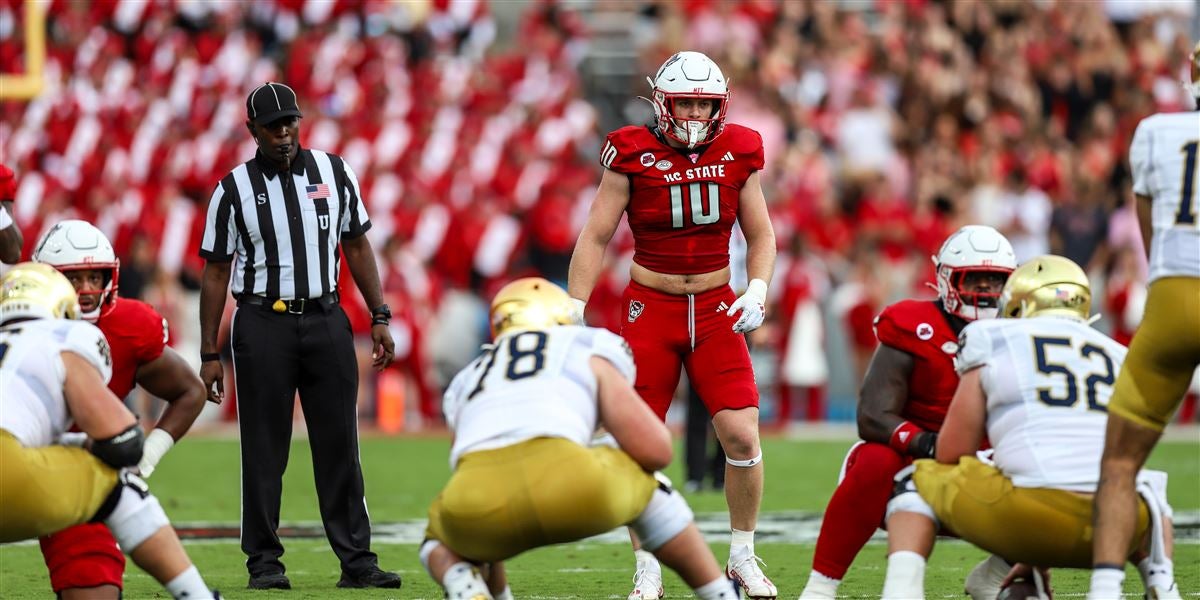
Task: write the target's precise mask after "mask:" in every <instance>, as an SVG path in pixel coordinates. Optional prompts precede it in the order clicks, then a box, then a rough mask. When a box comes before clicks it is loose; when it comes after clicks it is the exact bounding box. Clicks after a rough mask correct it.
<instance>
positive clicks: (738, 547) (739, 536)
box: [729, 529, 754, 562]
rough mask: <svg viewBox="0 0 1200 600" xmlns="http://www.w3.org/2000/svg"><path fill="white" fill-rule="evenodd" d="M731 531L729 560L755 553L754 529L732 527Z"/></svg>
mask: <svg viewBox="0 0 1200 600" xmlns="http://www.w3.org/2000/svg"><path fill="white" fill-rule="evenodd" d="M729 531H730V534H729V559H730V561H729V562H733V561H734V559H742V558H746V557H747V556H750V555H752V554H754V530H750V531H742V530H740V529H730V530H729Z"/></svg>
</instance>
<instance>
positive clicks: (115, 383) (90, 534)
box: [33, 220, 206, 600]
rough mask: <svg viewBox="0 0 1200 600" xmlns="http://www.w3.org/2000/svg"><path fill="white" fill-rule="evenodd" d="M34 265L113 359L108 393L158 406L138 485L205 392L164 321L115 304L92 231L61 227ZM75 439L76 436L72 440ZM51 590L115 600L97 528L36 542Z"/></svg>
mask: <svg viewBox="0 0 1200 600" xmlns="http://www.w3.org/2000/svg"><path fill="white" fill-rule="evenodd" d="M33 259H34V260H35V261H37V262H42V263H47V264H49V265H51V266H53V267H54V268H56V269H58V270H59V271H61V272H62V273H63V274H64V275H66V277H67V280H68V281H70V282H71V285H73V286H74V287H75V292H76V293H77V294H78V295H79V308H80V311H81V315H82V316H83V318H84V319H86V320H88V321H90V322H92V323H93V324H95V325H96V327H98V328H100V331H101V332H103V333H104V337H105V338H107V339H108V344H109V347H110V349H111V352H112V378H111V379H110V380H109V382H108V389H110V390H112V392H113V394H114V395H116V396H117V397H118V398H124V397H125V396H127V395H129V392H131V391H132V390H133V388H134V387H135V386H137V385H140V386H142V388H144V389H145V390H146V391H148V392H150V393H151V394H153V395H154V396H156V397H158V398H162V399H163V400H165V401H166V402H167V403H168V404H167V408H166V410H164V411H163V414H162V418H160V419H159V421H158V424H157V425H156V426H155V428H154V430H153V431H151V432H150V433H149V435H147V436H146V441H145V444H144V446H143V448H142V459H141V462H139V463H138V470H139V472H140V474H141V476H142V477H143V478H148V477H149V476H150V474H151V473H153V472H154V469H155V467H156V466H157V465H158V461H159V460H161V459H162V457H163V456H164V455H165V454H166V453H167V451H168V450H170V449H171V447H172V446H174V445H175V442H176V441H178V440H179V438H181V437H183V435H184V434H186V433H187V431H188V429H190V428H191V426H192V423H193V422H194V421H195V420H196V417H197V416H199V415H200V411H201V410H203V408H204V399H205V395H206V394H205V392H204V385H203V384H201V383H200V377H199V376H197V375H196V372H195V370H193V369H192V367H191V366H190V365H188V363H187V361H185V360H183V357H181V356H179V355H178V354H176V353H175V351H174V350H172V349H171V348H170V347H169V346H167V338H168V335H169V333H168V329H167V320H166V319H164V318H163V317H162V315H160V314H158V312H157V311H155V310H154V308H153V307H151V306H150V305H149V304H146V303H144V302H141V301H138V300H132V299H129V298H120V297H118V296H117V281H118V271H119V269H120V261H118V260H117V258H116V255H115V254H114V253H113V249H112V244H110V243H109V242H108V238H106V237H105V236H104V234H103V233H102V232H101V231H100V230H99V229H96V227H94V226H93V225H92V224H91V223H87V222H85V221H79V220H67V221H62V222H60V223H58V224H56V225H55V226H54V227H52V228H51V229H50V231H48V232H46V235H45V236H43V237H42V239H41V240H40V241H39V242H38V244H37V246H36V248H35V250H34V252H33ZM78 435H82V434H78ZM40 542H41V547H42V555H43V557H45V559H46V567H47V568H48V569H49V571H50V585H51V587H52V588H53V589H54V592H55V594H58V597H59V598H62V599H63V600H73V599H77V598H78V599H82V598H88V599H107V598H119V597H120V596H121V589H122V579H123V576H124V573H125V555H124V554H123V553H122V552H121V550H120V548H118V547H117V542H116V540H115V539H114V538H113V535H112V533H111V532H110V531H109V530H108V527H107V526H105V525H104V524H103V523H85V524H82V525H75V526H73V527H70V528H67V529H64V530H63V531H60V532H58V533H55V534H52V535H49V536H46V537H43V538H41V540H40Z"/></svg>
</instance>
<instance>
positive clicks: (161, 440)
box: [138, 428, 175, 479]
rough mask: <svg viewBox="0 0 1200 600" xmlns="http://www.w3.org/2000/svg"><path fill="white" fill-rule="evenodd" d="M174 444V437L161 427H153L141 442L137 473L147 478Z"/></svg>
mask: <svg viewBox="0 0 1200 600" xmlns="http://www.w3.org/2000/svg"><path fill="white" fill-rule="evenodd" d="M174 445H175V438H173V437H171V434H169V433H167V432H166V431H163V430H162V429H157V428H155V430H154V431H151V432H150V434H149V435H147V436H146V441H145V442H144V443H143V444H142V460H140V461H138V473H139V474H140V475H141V476H142V479H147V478H149V477H150V474H151V473H153V472H154V469H155V468H156V467H157V466H158V461H160V460H162V457H163V456H165V455H166V454H167V451H168V450H170V449H171V447H172V446H174Z"/></svg>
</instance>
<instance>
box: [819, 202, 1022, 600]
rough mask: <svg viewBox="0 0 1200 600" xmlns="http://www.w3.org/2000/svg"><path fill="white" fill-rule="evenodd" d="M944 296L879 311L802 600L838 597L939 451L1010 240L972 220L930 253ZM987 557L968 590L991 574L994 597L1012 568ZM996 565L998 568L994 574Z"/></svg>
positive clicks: (1005, 270) (1006, 267) (992, 311)
mask: <svg viewBox="0 0 1200 600" xmlns="http://www.w3.org/2000/svg"><path fill="white" fill-rule="evenodd" d="M933 261H934V264H935V266H936V267H937V290H938V298H937V300H934V301H926V300H902V301H900V302H897V303H896V304H893V305H891V306H889V307H887V308H885V309H884V310H883V312H882V313H880V314H879V316H878V317H876V318H875V336H876V337H877V338H879V342H880V345H879V348H878V349H877V350H876V351H875V355H874V356H873V357H871V365H870V367H869V368H868V370H867V375H866V377H865V378H864V379H863V383H862V389H861V391H860V392H859V405H858V435H859V437H861V438H862V441H860V442H858V443H856V444H855V445H854V446H853V447H851V448H850V451H849V452H848V453H847V454H846V459H845V462H844V463H843V466H842V475H841V479H840V481H839V482H838V487H837V489H836V490H834V492H833V497H831V498H830V499H829V505H828V507H827V508H826V509H825V517H824V519H823V520H822V522H821V533H820V535H819V536H818V537H817V548H816V551H815V552H814V554H813V566H812V573H811V574H810V575H809V578H808V583H807V585H805V587H804V591H803V593H802V594H801V596H800V597H801V598H802V599H810V598H834V597H835V596H836V594H837V588H838V586H839V585H840V584H841V582H842V578H843V577H845V575H846V571H847V570H848V569H849V568H850V564H851V563H852V562H854V558H855V557H856V556H857V555H858V553H859V551H860V550H862V548H863V546H864V545H865V544H866V543H867V540H869V539H871V535H872V534H874V533H875V530H876V529H877V528H878V527H879V526H881V525H882V524H883V517H884V512H885V510H886V509H887V502H888V497H889V496H890V495H891V492H892V479H893V477H894V476H895V474H896V472H897V471H899V470H900V469H901V468H903V467H904V466H905V465H907V464H909V463H911V462H912V460H913V459H915V458H929V457H931V456H933V449H934V446H935V445H936V442H937V435H938V431H939V430H940V429H941V428H942V419H943V418H945V416H946V408H947V407H948V406H949V405H950V400H951V399H952V398H953V397H954V389H955V387H956V386H957V385H958V376H957V375H956V374H955V372H954V353H955V352H956V351H957V350H958V344H957V342H958V332H959V331H961V330H962V328H963V327H965V326H966V324H967V323H969V322H972V321H975V320H979V319H990V318H993V317H995V316H996V313H997V306H998V300H999V297H1000V289H1001V288H1002V287H1003V286H1004V282H1005V280H1006V279H1007V278H1008V275H1009V273H1011V272H1012V270H1013V269H1014V268H1015V267H1016V266H1017V262H1016V256H1015V255H1014V254H1013V249H1012V245H1010V244H1009V243H1008V240H1007V239H1005V238H1004V236H1003V235H1000V232H998V231H996V230H995V229H992V228H991V227H984V226H981V225H968V226H966V227H963V228H962V229H960V230H958V231H956V232H955V233H954V234H952V235H951V236H950V237H948V238H946V241H945V242H943V243H942V248H941V250H940V251H939V252H938V255H937V256H935V257H933ZM997 563H998V561H997V560H996V559H989V560H987V561H984V563H981V564H980V565H979V566H978V567H976V569H975V571H972V576H971V577H969V578H968V585H967V588H968V591H969V592H971V593H973V594H974V593H977V592H976V590H977V588H981V587H985V586H983V585H982V583H983V582H982V580H984V579H987V577H984V575H987V574H989V573H991V574H992V576H991V579H992V580H994V582H993V584H992V585H991V586H990V587H991V591H990V593H989V592H987V591H983V592H982V593H981V595H985V596H988V597H989V600H991V599H993V598H995V597H996V593H997V592H998V591H999V583H1000V581H1001V579H1002V578H1003V576H1004V575H1005V574H1006V573H1007V572H1008V567H1007V566H1006V565H1002V564H997ZM997 572H998V573H997Z"/></svg>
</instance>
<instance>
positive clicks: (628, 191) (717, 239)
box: [568, 52, 778, 599]
mask: <svg viewBox="0 0 1200 600" xmlns="http://www.w3.org/2000/svg"><path fill="white" fill-rule="evenodd" d="M650 83H651V86H652V87H653V94H652V100H651V103H652V104H653V106H654V111H655V114H656V116H657V122H656V124H655V126H652V127H644V126H630V127H623V128H621V129H618V130H616V131H614V132H612V133H610V134H609V135H608V139H607V141H606V143H605V144H604V148H603V150H602V152H601V156H600V162H601V164H603V165H604V167H605V170H604V175H603V177H602V179H601V181H600V187H599V189H598V190H597V192H596V197H595V200H593V202H592V206H591V211H590V213H589V215H588V220H587V223H586V224H585V225H584V228H583V232H582V234H581V235H580V236H579V240H578V242H577V243H576V245H575V251H574V253H573V255H572V257H571V264H570V269H569V274H568V292H569V293H570V295H571V297H572V298H573V299H574V300H575V303H576V309H577V310H578V312H579V316H580V317H582V315H583V309H584V306H585V302H586V299H587V298H589V297H590V296H591V294H592V290H593V288H595V286H596V282H597V280H598V279H599V277H600V273H601V270H602V263H603V259H604V251H605V248H606V247H607V245H608V242H609V240H610V239H611V238H612V236H613V233H614V231H616V228H617V225H618V224H619V223H620V221H621V216H622V214H623V213H627V214H628V216H629V227H630V229H631V230H632V232H633V237H634V256H633V264H632V266H631V267H630V276H631V279H632V281H630V283H629V286H628V287H627V288H626V289H625V294H624V298H623V300H622V304H623V306H624V308H625V310H626V314H625V316H624V318H623V319H622V322H621V335H623V336H624V337H625V339H626V340H627V341H628V342H629V345H630V347H631V348H632V349H633V354H634V358H635V360H636V362H637V365H638V375H637V382H636V384H635V387H636V389H637V391H638V393H639V394H640V395H641V396H642V398H644V399H645V400H646V402H647V403H648V404H649V405H650V407H651V408H652V409H654V412H655V413H656V414H657V415H658V417H659V418H660V419H663V418H665V417H666V414H667V409H668V408H669V407H670V404H671V400H672V398H673V396H674V393H675V387H676V385H677V384H678V382H679V374H680V368H681V367H682V368H684V369H686V370H687V373H688V379H689V381H690V382H691V384H692V385H693V386H695V388H696V390H697V391H698V392H699V394H700V397H701V399H702V400H703V401H704V404H705V406H706V407H707V408H708V411H709V414H710V415H712V420H713V426H714V427H715V428H716V431H717V436H718V437H719V438H720V440H721V444H722V446H724V448H725V452H726V454H727V458H726V462H727V463H728V464H727V465H726V476H725V498H726V500H727V502H728V503H729V512H730V525H731V527H732V544H731V547H730V557H729V562H728V565H727V572H728V574H729V575H730V577H731V578H732V579H734V580H735V581H737V582H738V583H739V585H740V586H741V588H742V590H743V592H744V593H745V595H746V596H749V597H751V598H775V597H776V595H777V594H778V592H777V591H776V589H775V585H774V584H772V583H771V581H770V580H769V579H767V577H766V576H765V575H764V574H763V572H762V570H761V569H760V568H759V566H758V559H757V557H756V556H755V555H754V528H755V525H756V522H757V520H758V509H759V503H760V501H761V498H762V485H763V484H762V481H763V467H762V450H761V447H760V445H759V436H758V389H757V388H756V387H755V383H754V371H753V368H752V367H751V364H750V353H749V350H748V349H747V346H746V341H745V338H744V337H743V334H745V333H747V332H750V331H753V330H754V329H757V328H758V327H759V326H760V325H762V321H763V312H764V310H763V304H764V302H765V301H766V295H767V282H768V281H769V280H770V278H771V272H772V268H773V265H774V262H775V233H774V231H773V230H772V228H771V221H770V216H769V215H768V213H767V205H766V199H765V198H764V196H763V192H762V187H761V183H760V175H759V172H760V171H761V170H762V168H763V166H764V156H763V146H762V137H761V136H759V134H758V133H757V132H755V131H754V130H752V129H749V128H746V127H742V126H740V125H734V124H726V123H725V114H726V110H727V108H728V100H729V92H728V88H727V85H726V81H725V77H724V75H722V73H721V69H720V68H719V67H718V66H717V65H716V63H714V62H713V61H712V60H711V59H709V58H708V57H707V56H705V55H703V54H700V53H698V52H679V53H677V54H675V55H673V56H672V57H671V58H669V59H668V60H667V61H666V62H665V63H663V65H662V67H661V68H659V70H658V73H657V75H656V76H655V78H654V80H652V81H650ZM734 220H737V221H738V223H739V224H740V225H741V227H742V231H743V232H744V233H745V236H746V241H747V243H748V250H747V255H748V257H747V267H746V268H747V271H748V276H749V279H750V283H749V285H748V286H747V289H746V292H745V293H744V294H743V295H742V296H741V297H738V296H737V295H736V294H735V293H734V291H733V289H732V288H731V287H730V286H729V280H730V267H729V237H730V234H731V232H732V228H733V223H734ZM739 312H740V313H741V314H740V315H739V314H738V313H739ZM637 556H638V571H637V575H636V576H635V584H634V591H633V593H632V594H630V596H629V597H630V598H638V599H641V598H661V597H662V594H663V590H662V580H661V570H660V567H659V565H658V563H657V561H655V560H654V558H653V556H652V555H650V554H649V553H647V552H644V551H641V550H637Z"/></svg>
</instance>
